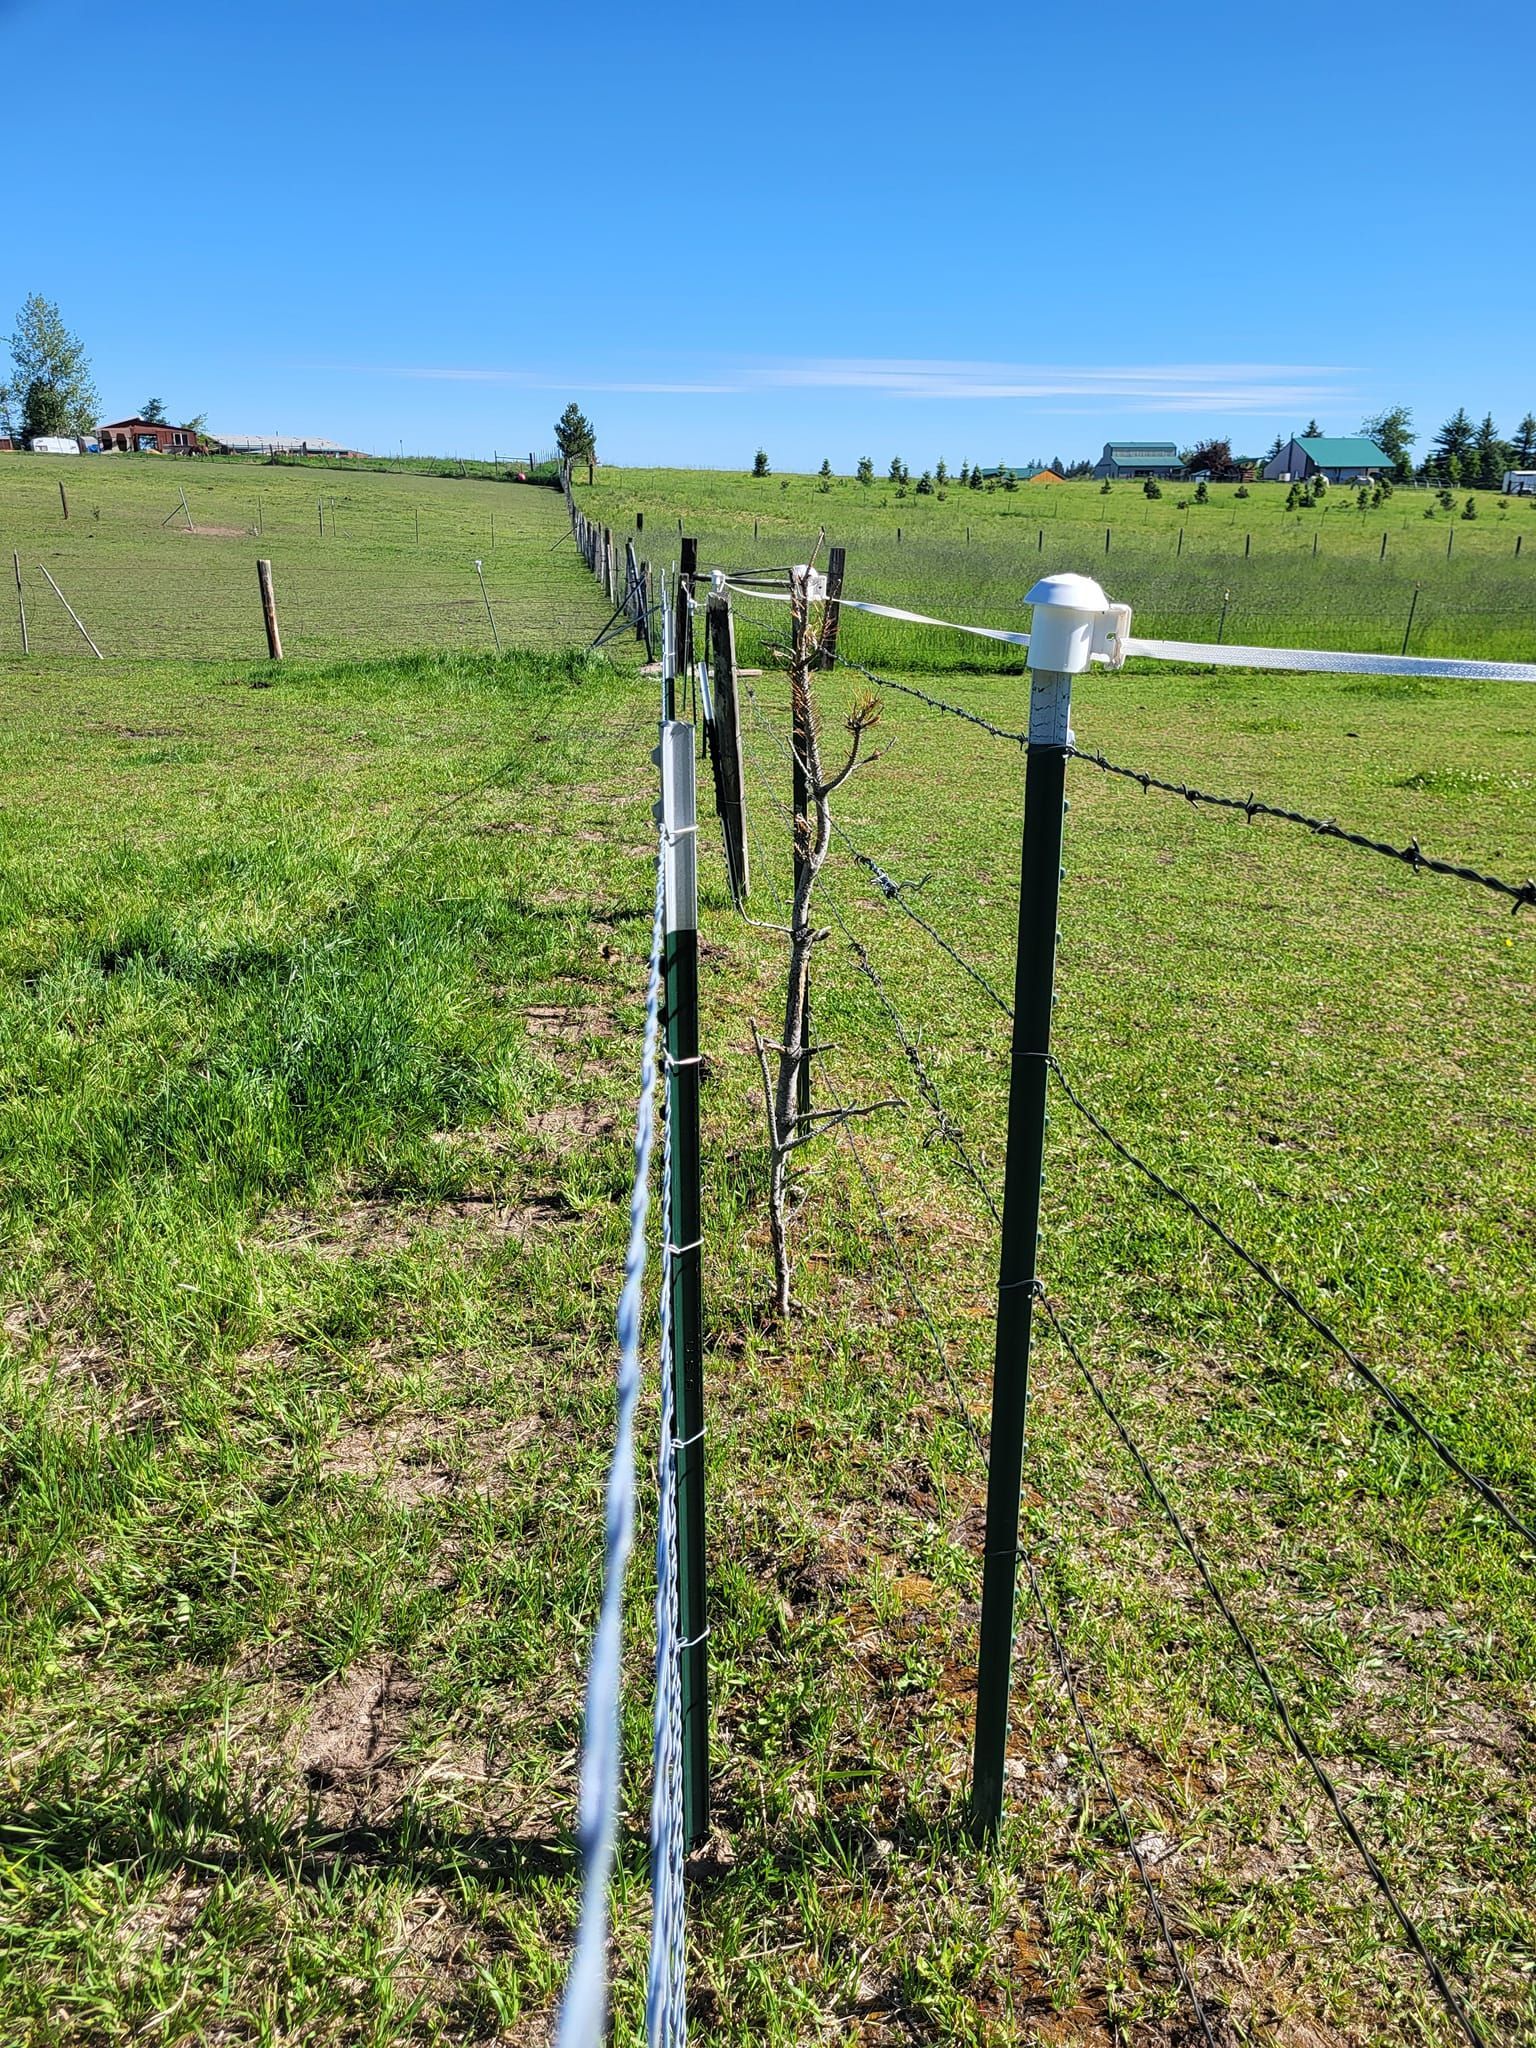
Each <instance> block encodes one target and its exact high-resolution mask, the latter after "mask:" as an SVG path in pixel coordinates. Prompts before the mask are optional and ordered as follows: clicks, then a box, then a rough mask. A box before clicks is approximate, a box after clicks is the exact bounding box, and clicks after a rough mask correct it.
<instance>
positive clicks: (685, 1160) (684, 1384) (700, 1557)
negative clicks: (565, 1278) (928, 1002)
mask: <svg viewBox="0 0 1536 2048" xmlns="http://www.w3.org/2000/svg"><path fill="white" fill-rule="evenodd" d="M661 802H662V822H663V826H664V828H665V831H666V834H667V842H666V844H667V859H666V928H665V935H664V949H663V954H662V966H663V972H664V975H665V992H666V1022H667V1115H668V1118H669V1120H670V1124H671V1132H672V1179H671V1185H670V1186H669V1187H668V1189H667V1239H668V1242H669V1244H670V1245H671V1246H672V1247H673V1251H672V1265H671V1271H672V1356H671V1359H670V1360H669V1361H668V1368H669V1369H670V1371H671V1374H672V1402H673V1411H674V1414H673V1428H674V1431H675V1449H674V1456H675V1458H676V1466H675V1474H676V1482H677V1626H678V1635H679V1638H680V1640H681V1642H682V1644H683V1649H682V1653H681V1667H682V1709H683V1827H684V1837H685V1840H686V1841H687V1843H688V1845H689V1847H690V1848H693V1847H696V1846H697V1845H698V1844H699V1843H700V1842H702V1841H704V1840H705V1839H706V1838H707V1837H708V1834H709V1644H708V1641H707V1635H708V1627H707V1622H706V1619H705V1548H704V1302H703V1290H702V1284H701V1283H702V1271H701V1268H702V1250H703V1248H702V1244H701V1238H702V1236H703V1224H702V1220H701V1216H702V1200H701V1191H700V1182H701V1165H700V1156H699V931H698V925H699V916H698V860H697V844H698V815H697V799H696V792H695V788H694V756H693V727H692V726H691V725H683V724H680V723H678V722H677V721H675V720H671V719H669V720H667V721H666V722H665V723H664V724H663V726H662V728H661ZM663 1448H665V1447H663Z"/></svg>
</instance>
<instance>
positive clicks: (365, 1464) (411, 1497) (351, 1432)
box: [321, 1416, 536, 1507]
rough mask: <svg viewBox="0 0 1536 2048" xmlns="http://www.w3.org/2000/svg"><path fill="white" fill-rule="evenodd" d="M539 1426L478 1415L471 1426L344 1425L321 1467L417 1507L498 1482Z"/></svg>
mask: <svg viewBox="0 0 1536 2048" xmlns="http://www.w3.org/2000/svg"><path fill="white" fill-rule="evenodd" d="M535 1426H536V1425H535V1422H534V1419H533V1417H532V1416H522V1417H519V1418H517V1419H516V1420H515V1421H512V1422H500V1421H497V1420H495V1419H493V1418H490V1417H483V1418H477V1419H476V1420H475V1422H474V1423H473V1424H472V1426H471V1427H469V1428H468V1429H463V1428H460V1429H454V1428H452V1427H450V1426H448V1425H447V1424H445V1423H443V1422H440V1421H436V1420H434V1419H432V1418H430V1417H424V1416H407V1417H394V1416H390V1417H385V1418H383V1419H381V1420H378V1421H373V1422H363V1423H359V1424H357V1425H356V1426H355V1427H354V1428H351V1429H348V1430H344V1431H343V1432H342V1434H341V1435H340V1436H338V1437H336V1438H335V1439H334V1440H333V1441H332V1442H331V1443H330V1444H329V1445H328V1446H327V1447H326V1451H325V1456H324V1459H323V1462H322V1467H321V1469H322V1470H323V1471H324V1472H325V1473H326V1475H327V1476H330V1477H340V1478H348V1479H358V1480H361V1481H362V1482H363V1483H364V1484H365V1485H376V1486H377V1487H378V1488H379V1491H380V1492H381V1493H382V1494H383V1496H384V1498H385V1499H386V1500H388V1501H391V1502H393V1503H394V1504H395V1505H396V1506H398V1507H415V1506H417V1505H419V1504H420V1503H421V1502H422V1501H427V1500H442V1499H444V1498H448V1497H451V1496H456V1495H462V1494H465V1493H478V1492H480V1491H482V1490H483V1489H489V1488H490V1487H492V1486H493V1485H494V1484H495V1482H496V1479H497V1477H498V1475H499V1474H500V1473H501V1471H502V1470H503V1468H504V1467H505V1464H506V1459H507V1454H508V1453H509V1452H510V1451H512V1450H514V1449H515V1448H516V1447H517V1446H518V1445H519V1444H522V1443H526V1442H527V1440H528V1438H529V1437H530V1436H531V1435H532V1434H533V1431H534V1428H535Z"/></svg>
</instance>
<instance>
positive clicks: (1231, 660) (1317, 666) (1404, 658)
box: [1125, 635, 1536, 683]
mask: <svg viewBox="0 0 1536 2048" xmlns="http://www.w3.org/2000/svg"><path fill="white" fill-rule="evenodd" d="M1125 651H1126V653H1127V654H1144V655H1150V656H1151V658H1152V659H1153V660H1154V661H1197V662H1199V663H1200V664H1201V665H1202V666H1203V667H1206V668H1282V669H1292V670H1296V671H1299V672H1300V673H1302V674H1310V675H1335V676H1425V677H1429V676H1435V677H1439V678H1442V679H1445V680H1449V681H1452V682H1455V681H1458V680H1464V681H1468V682H1478V683H1536V662H1530V661H1459V660H1455V659H1453V658H1451V657H1450V656H1446V657H1444V658H1442V657H1440V656H1438V655H1434V654H1341V653H1339V652H1338V651H1336V650H1331V649H1328V648H1318V647H1229V646H1225V645H1223V646H1220V647H1217V646H1213V645H1212V644H1211V643H1210V642H1208V641H1205V640H1139V639H1137V638H1136V637H1135V636H1134V635H1133V636H1132V637H1131V638H1130V639H1128V640H1127V641H1126V643H1125Z"/></svg>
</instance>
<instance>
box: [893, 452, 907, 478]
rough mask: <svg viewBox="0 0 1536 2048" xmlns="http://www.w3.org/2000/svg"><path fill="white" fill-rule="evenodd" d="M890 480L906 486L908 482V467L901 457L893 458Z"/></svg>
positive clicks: (895, 456) (894, 456)
mask: <svg viewBox="0 0 1536 2048" xmlns="http://www.w3.org/2000/svg"><path fill="white" fill-rule="evenodd" d="M890 478H891V482H892V483H893V484H904V483H905V482H906V480H907V465H906V464H905V463H904V462H903V461H902V459H901V457H900V456H899V455H893V456H892V457H891V468H890Z"/></svg>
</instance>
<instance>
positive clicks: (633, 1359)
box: [556, 844, 666, 2048]
mask: <svg viewBox="0 0 1536 2048" xmlns="http://www.w3.org/2000/svg"><path fill="white" fill-rule="evenodd" d="M664 854H665V848H664V846H663V845H662V844H658V847H657V855H656V907H655V915H654V919H653V922H652V926H651V960H650V975H649V980H648V983H647V987H646V998H645V1033H644V1039H643V1045H642V1050H641V1055H640V1100H639V1103H638V1105H637V1106H636V1111H635V1172H634V1181H633V1184H632V1187H631V1191H630V1199H629V1243H628V1247H627V1249H626V1251H625V1255H624V1285H623V1287H622V1289H621V1291H620V1294H619V1306H618V1314H617V1316H616V1318H615V1324H616V1330H617V1335H618V1343H619V1365H618V1375H617V1395H618V1418H617V1423H616V1427H615V1433H614V1444H613V1458H612V1462H611V1463H610V1465H609V1468H608V1485H607V1494H606V1502H605V1509H604V1532H603V1597H602V1605H601V1608H600V1610H599V1613H598V1619H597V1627H596V1629H595V1631H594V1632H593V1637H592V1654H591V1661H590V1663H589V1665H588V1670H587V1698H586V1716H585V1720H584V1723H583V1729H582V1746H581V1799H580V1807H579V1813H578V1822H577V1835H578V1839H579V1843H580V1848H581V1869H582V1890H581V1918H580V1921H579V1922H578V1925H577V1929H576V1950H575V1954H574V1955H573V1956H572V1958H571V1967H570V1973H569V1975H568V1976H567V1978H566V1981H565V1997H564V1999H563V2000H562V2002H561V2006H560V2026H559V2032H558V2035H557V2037H556V2038H557V2042H558V2048H601V2043H602V2042H603V2040H604V2038H605V2034H606V2029H607V2007H608V1883H609V1879H610V1877H611V1876H612V1873H613V1847H614V1837H615V1833H616V1831H617V1827H618V1811H619V1671H620V1650H621V1647H622V1621H623V1603H624V1575H625V1571H626V1568H627V1566H628V1564H629V1553H630V1549H631V1546H632V1544H633V1541H634V1529H635V1404H636V1402H637V1400H638V1398H639V1393H640V1315H641V1305H642V1299H643V1290H644V1285H645V1261H646V1223H647V1218H648V1214H649V1209H650V1192H651V1148H652V1140H653V1137H654V1133H655V1122H656V1064H657V1063H656V1043H657V1036H658V1031H659V1020H660V1014H661V946H662V930H663V918H664V913H665V886H666V867H665V859H664Z"/></svg>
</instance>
